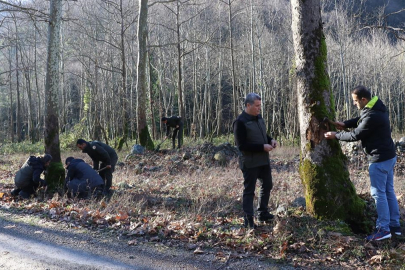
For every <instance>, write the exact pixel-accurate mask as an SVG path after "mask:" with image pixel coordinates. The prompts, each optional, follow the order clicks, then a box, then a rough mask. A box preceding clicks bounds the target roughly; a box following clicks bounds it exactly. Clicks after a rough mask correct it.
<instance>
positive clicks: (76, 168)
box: [66, 159, 104, 189]
mask: <svg viewBox="0 0 405 270" xmlns="http://www.w3.org/2000/svg"><path fill="white" fill-rule="evenodd" d="M67 170H68V171H67V176H66V183H67V182H69V181H70V180H73V179H79V180H81V181H86V182H87V186H89V187H90V188H91V189H94V188H95V187H97V186H100V185H103V184H104V181H103V179H102V178H101V176H100V175H99V174H98V173H97V172H96V171H95V170H93V169H92V168H91V166H90V165H89V164H87V163H86V162H84V160H83V159H73V160H72V161H71V162H70V164H69V166H68V167H67Z"/></svg>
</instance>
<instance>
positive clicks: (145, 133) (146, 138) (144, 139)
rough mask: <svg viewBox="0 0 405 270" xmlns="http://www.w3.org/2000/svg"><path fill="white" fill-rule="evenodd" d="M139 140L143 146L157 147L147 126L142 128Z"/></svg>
mask: <svg viewBox="0 0 405 270" xmlns="http://www.w3.org/2000/svg"><path fill="white" fill-rule="evenodd" d="M139 142H140V144H141V145H142V146H145V148H146V149H148V150H153V149H155V146H154V144H153V141H152V138H151V137H150V133H149V130H148V127H147V126H145V127H144V128H143V129H142V130H140V132H139Z"/></svg>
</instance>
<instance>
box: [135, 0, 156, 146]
mask: <svg viewBox="0 0 405 270" xmlns="http://www.w3.org/2000/svg"><path fill="white" fill-rule="evenodd" d="M147 37H148V0H139V20H138V46H139V49H138V81H137V90H138V91H137V105H138V106H137V109H138V111H137V116H138V121H137V132H138V139H139V143H140V144H141V145H142V146H145V147H146V149H149V150H153V148H154V145H153V141H152V139H151V137H150V134H149V130H148V125H147V123H146V104H147V102H146V92H147V83H146V82H147V76H146V67H147V65H146V63H147V53H146V39H147Z"/></svg>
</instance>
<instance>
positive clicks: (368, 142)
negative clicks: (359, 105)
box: [336, 97, 396, 163]
mask: <svg viewBox="0 0 405 270" xmlns="http://www.w3.org/2000/svg"><path fill="white" fill-rule="evenodd" d="M344 123H345V126H346V127H347V128H355V129H354V130H352V131H351V132H344V131H343V132H338V133H336V138H337V139H338V140H341V141H350V142H351V141H358V140H361V144H362V146H363V150H364V152H365V153H366V154H367V156H368V160H369V162H372V163H374V162H381V161H385V160H389V159H392V158H394V157H395V156H396V154H395V145H394V142H393V141H392V138H391V128H390V121H389V119H388V111H387V108H386V107H385V105H384V104H383V103H382V101H381V100H379V99H378V97H374V98H372V99H371V100H370V101H369V102H368V103H367V105H366V106H365V107H364V108H363V109H362V110H361V112H360V117H356V118H353V119H350V120H347V121H345V122H344Z"/></svg>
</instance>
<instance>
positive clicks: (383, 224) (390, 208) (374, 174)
mask: <svg viewBox="0 0 405 270" xmlns="http://www.w3.org/2000/svg"><path fill="white" fill-rule="evenodd" d="M396 162H397V157H394V158H392V159H389V160H385V161H382V162H376V163H370V164H369V166H368V173H369V175H370V181H371V196H373V198H374V200H375V204H376V207H377V214H378V218H377V224H376V228H378V229H380V230H384V231H389V230H390V228H389V227H390V226H391V227H399V226H400V224H399V208H398V201H397V197H396V195H395V192H394V166H395V163H396Z"/></svg>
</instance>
